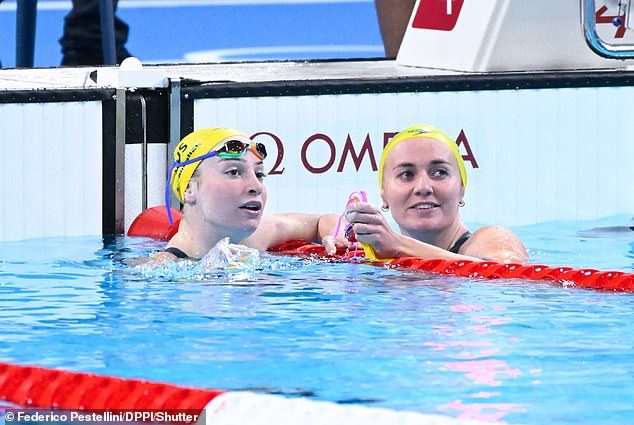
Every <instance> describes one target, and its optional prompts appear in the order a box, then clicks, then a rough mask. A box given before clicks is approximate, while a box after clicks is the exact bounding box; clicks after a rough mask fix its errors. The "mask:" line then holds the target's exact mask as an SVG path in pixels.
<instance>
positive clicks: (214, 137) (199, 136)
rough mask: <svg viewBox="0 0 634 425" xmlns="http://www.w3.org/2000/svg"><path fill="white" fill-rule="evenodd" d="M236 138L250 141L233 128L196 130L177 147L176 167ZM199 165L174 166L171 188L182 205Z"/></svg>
mask: <svg viewBox="0 0 634 425" xmlns="http://www.w3.org/2000/svg"><path fill="white" fill-rule="evenodd" d="M236 136H241V137H244V138H247V139H248V137H247V136H246V135H245V134H244V133H242V132H241V131H239V130H236V129H233V128H203V129H201V130H196V131H194V132H193V133H190V134H188V135H187V136H185V137H184V138H183V140H181V141H180V142H179V143H178V145H176V149H174V162H175V165H178V164H177V163H182V162H185V161H188V160H190V159H193V158H196V157H199V156H202V155H205V154H207V153H209V152H211V151H212V150H213V149H214V148H215V147H216V146H218V144H220V142H222V141H224V140H225V139H228V138H230V137H236ZM199 164H200V161H195V162H192V163H191V164H187V165H184V166H182V167H179V166H175V167H174V166H173V169H172V175H171V180H170V186H171V187H172V190H173V191H174V193H175V194H176V197H177V198H178V199H179V200H180V201H181V203H182V202H183V196H184V193H185V190H186V189H187V185H189V181H190V180H191V178H192V175H193V174H194V171H196V168H197V167H198V165H199Z"/></svg>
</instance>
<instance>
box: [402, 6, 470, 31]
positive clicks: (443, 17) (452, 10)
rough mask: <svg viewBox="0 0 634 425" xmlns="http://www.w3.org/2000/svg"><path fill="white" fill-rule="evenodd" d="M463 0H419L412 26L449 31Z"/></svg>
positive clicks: (456, 18)
mask: <svg viewBox="0 0 634 425" xmlns="http://www.w3.org/2000/svg"><path fill="white" fill-rule="evenodd" d="M462 3H464V0H421V1H420V3H419V4H418V9H416V14H415V15H414V21H413V22H412V27H414V28H419V29H428V30H438V31H451V30H453V29H454V27H455V26H456V22H458V16H459V15H460V11H461V10H462Z"/></svg>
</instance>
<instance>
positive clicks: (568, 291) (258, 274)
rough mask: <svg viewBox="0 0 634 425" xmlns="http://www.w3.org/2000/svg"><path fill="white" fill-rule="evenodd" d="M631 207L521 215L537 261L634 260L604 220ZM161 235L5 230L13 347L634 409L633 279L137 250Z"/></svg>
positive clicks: (124, 366) (343, 384)
mask: <svg viewBox="0 0 634 425" xmlns="http://www.w3.org/2000/svg"><path fill="white" fill-rule="evenodd" d="M621 219H622V220H623V221H621ZM628 220H629V217H612V218H609V219H606V220H602V221H597V222H592V223H589V222H586V223H546V224H541V225H537V226H530V227H526V228H518V229H513V230H514V231H516V232H517V234H518V235H520V236H521V237H522V238H523V240H524V241H525V242H526V245H527V246H528V247H529V250H530V254H531V257H532V260H533V262H536V263H542V264H546V265H553V266H555V265H565V266H572V267H593V268H599V269H602V270H621V271H626V272H634V267H633V262H634V245H633V240H634V238H633V237H631V236H628V234H627V233H625V232H619V231H618V230H619V229H617V230H616V231H614V229H612V230H609V229H608V230H605V229H606V228H608V227H611V226H615V225H618V223H621V222H622V223H625V222H627V221H628ZM595 228H602V229H603V230H593V229H595ZM632 233H633V234H634V232H632ZM160 247H161V244H160V243H158V242H156V241H151V240H148V239H143V238H127V237H113V238H106V239H105V240H104V239H102V238H100V237H75V238H45V239H34V240H27V241H19V242H3V243H0V329H1V331H0V336H1V337H0V361H3V362H12V363H17V364H25V365H26V364H29V365H38V366H44V367H55V368H63V369H68V370H73V371H88V372H94V373H99V374H107V375H114V376H121V377H130V378H144V379H149V380H153V381H160V382H168V383H174V384H180V385H188V386H195V387H201V388H217V389H225V390H251V391H257V392H264V393H274V394H282V395H286V396H289V397H294V396H301V397H307V398H312V399H317V400H328V401H334V402H338V403H358V404H363V405H368V406H378V407H389V408H394V409H404V410H414V411H420V412H425V413H440V414H445V415H448V416H453V417H461V418H475V419H481V420H490V421H500V422H507V423H522V424H543V423H549V424H552V423H592V424H624V423H633V422H634V404H632V400H634V386H633V385H632V382H633V379H634V336H633V335H634V320H632V318H633V317H634V294H632V293H611V292H599V291H593V290H582V289H578V288H575V287H569V286H562V285H560V284H557V283H552V282H551V283H548V282H529V281H521V280H489V281H487V280H469V279H465V278H458V277H451V276H449V277H448V276H436V275H431V274H426V273H421V272H404V271H397V270H389V269H385V268H381V267H375V266H370V265H366V264H355V263H324V262H322V261H319V260H316V259H301V258H295V257H279V256H274V255H270V254H266V253H263V254H261V256H260V258H259V260H258V261H257V262H256V263H254V264H252V265H250V268H246V269H242V270H239V269H238V270H236V269H231V270H217V269H216V270H200V269H199V268H197V266H196V265H194V264H188V263H187V262H185V263H181V265H180V266H179V267H181V270H175V269H173V268H166V269H163V270H158V271H155V272H148V271H147V270H143V269H140V268H134V267H130V266H129V265H128V264H129V263H130V262H131V261H132V259H134V258H135V257H137V256H139V255H146V254H148V253H151V252H152V251H155V250H157V249H159V248H160Z"/></svg>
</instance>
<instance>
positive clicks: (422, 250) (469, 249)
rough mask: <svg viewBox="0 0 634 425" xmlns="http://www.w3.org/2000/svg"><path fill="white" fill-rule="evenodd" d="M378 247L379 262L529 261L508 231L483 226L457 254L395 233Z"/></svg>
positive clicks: (522, 246)
mask: <svg viewBox="0 0 634 425" xmlns="http://www.w3.org/2000/svg"><path fill="white" fill-rule="evenodd" d="M377 248H378V247H375V249H376V251H377V255H378V257H379V259H381V258H400V257H420V258H439V259H443V260H471V261H496V262H499V263H519V264H527V263H528V262H529V259H528V253H527V252H526V248H525V247H524V244H523V243H522V241H521V240H520V239H519V238H518V237H517V236H515V235H514V234H513V233H512V232H510V231H509V230H507V229H504V228H502V227H497V226H486V227H482V228H480V229H478V230H477V231H475V232H474V233H473V235H471V237H470V238H469V240H467V242H465V244H464V245H463V246H462V247H461V248H460V252H459V253H457V254H456V253H453V252H450V251H448V250H446V249H443V248H440V247H437V246H435V245H431V244H428V243H425V242H422V241H419V240H417V239H413V238H410V237H408V236H405V235H402V234H396V236H395V239H394V240H392V242H391V243H389V244H383V246H381V247H380V248H381V249H377Z"/></svg>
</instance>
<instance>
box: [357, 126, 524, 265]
mask: <svg viewBox="0 0 634 425" xmlns="http://www.w3.org/2000/svg"><path fill="white" fill-rule="evenodd" d="M466 186H467V172H466V168H465V165H464V161H463V159H462V155H460V152H459V151H458V146H457V145H456V143H455V142H454V141H453V140H452V139H451V138H450V137H449V136H447V135H446V134H444V133H443V132H442V131H440V130H438V129H436V128H434V127H432V126H429V125H424V124H422V125H416V126H413V127H410V128H408V129H406V130H404V131H402V132H400V133H398V134H397V135H396V136H394V137H393V138H392V140H390V142H389V143H388V144H387V145H386V146H385V149H384V150H383V154H382V156H381V161H380V163H379V187H380V189H381V198H382V199H383V205H382V207H381V210H382V211H388V210H390V211H391V212H392V217H393V218H394V220H395V221H396V223H397V224H398V226H399V228H400V233H398V232H396V231H394V230H393V229H392V228H391V227H390V225H389V224H388V223H387V221H386V219H385V217H384V216H383V214H382V213H381V211H379V209H378V208H376V207H374V206H372V205H370V204H368V203H367V202H357V203H353V204H351V205H349V206H348V209H347V212H346V219H347V221H348V222H350V223H353V224H352V226H353V230H354V233H355V235H356V239H357V240H358V241H359V242H363V243H365V244H368V245H370V246H371V247H372V248H373V250H374V252H375V254H376V257H377V258H380V259H386V258H397V257H423V258H442V259H452V260H453V259H470V260H489V261H498V262H507V263H508V262H513V263H520V264H525V263H528V261H529V260H528V253H527V252H526V248H525V247H524V244H523V243H522V241H521V240H520V239H519V238H518V237H517V236H515V235H514V234H513V233H512V232H511V231H509V230H507V229H504V228H502V227H498V226H485V227H481V228H480V229H478V230H476V231H475V232H473V234H472V233H470V232H469V229H467V227H466V226H465V225H464V224H463V223H462V220H461V218H460V214H459V212H458V210H459V208H460V207H463V206H464V201H463V197H464V194H465V187H466ZM366 255H367V250H366Z"/></svg>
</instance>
